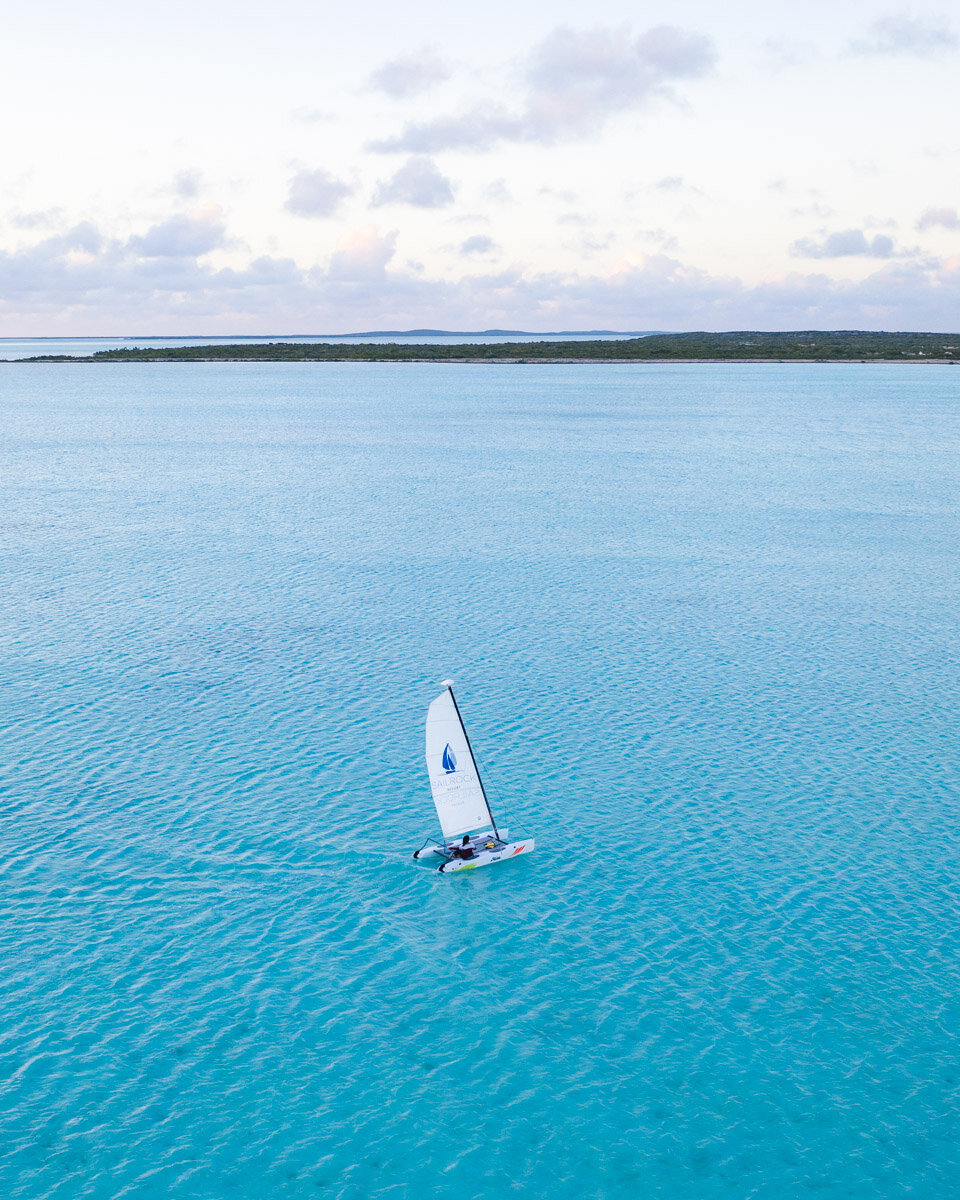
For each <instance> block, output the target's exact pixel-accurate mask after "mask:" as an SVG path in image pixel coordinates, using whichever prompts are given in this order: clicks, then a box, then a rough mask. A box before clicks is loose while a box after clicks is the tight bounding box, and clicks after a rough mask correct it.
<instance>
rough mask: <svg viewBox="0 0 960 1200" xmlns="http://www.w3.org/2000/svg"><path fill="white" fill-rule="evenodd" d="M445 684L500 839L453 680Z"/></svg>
mask: <svg viewBox="0 0 960 1200" xmlns="http://www.w3.org/2000/svg"><path fill="white" fill-rule="evenodd" d="M443 686H444V687H445V688H446V689H447V691H448V692H449V693H450V699H451V700H452V701H453V707H454V710H455V711H456V714H457V720H458V721H459V722H460V728H461V729H462V730H463V736H464V737H465V738H466V739H467V749H468V750H469V751H470V757H471V758H472V759H473V766H474V769H475V770H476V772H477V782H478V783H479V784H480V791H481V792H482V793H483V802H484V804H485V805H486V806H487V813H488V815H489V817H490V824H491V825H492V826H493V832H494V833H495V834H496V835H497V840H498V841H499V840H500V830H499V829H498V828H497V822H496V820H495V818H494V815H493V810H492V809H491V808H490V801H489V800H488V799H487V789H486V788H485V787H484V786H483V777H482V776H481V774H480V764H479V763H478V762H477V756H476V755H475V754H474V752H473V746H472V745H471V744H470V734H469V733H467V727H466V725H464V723H463V717H462V716H461V715H460V706H459V704H457V698H456V696H455V695H454V694H453V680H452V679H445V680H444V681H443Z"/></svg>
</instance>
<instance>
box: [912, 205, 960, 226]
mask: <svg viewBox="0 0 960 1200" xmlns="http://www.w3.org/2000/svg"><path fill="white" fill-rule="evenodd" d="M916 227H917V229H918V230H920V231H921V232H923V230H925V229H937V228H940V229H960V214H958V213H957V210H956V209H955V208H925V209H924V210H923V212H922V213H921V214H920V219H919V220H918V221H917V226H916Z"/></svg>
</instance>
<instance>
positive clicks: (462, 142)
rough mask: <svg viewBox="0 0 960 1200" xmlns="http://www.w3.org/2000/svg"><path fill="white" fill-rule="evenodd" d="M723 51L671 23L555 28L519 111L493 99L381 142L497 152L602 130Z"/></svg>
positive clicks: (536, 60) (533, 60)
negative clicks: (632, 28)
mask: <svg viewBox="0 0 960 1200" xmlns="http://www.w3.org/2000/svg"><path fill="white" fill-rule="evenodd" d="M715 58H716V54H715V51H714V48H713V43H712V42H711V41H710V39H709V38H706V37H704V36H702V35H700V34H695V33H687V32H685V31H683V30H680V29H676V28H674V27H673V26H670V25H658V26H656V27H655V28H653V29H649V30H647V32H646V33H642V34H640V35H639V36H637V37H631V36H630V33H629V30H627V29H625V28H619V29H602V28H597V29H592V30H587V31H580V32H578V31H576V30H573V29H569V28H565V27H564V28H560V29H556V30H554V32H553V33H551V34H550V35H549V36H548V37H547V38H545V39H544V40H543V41H542V42H541V43H540V44H539V45H538V46H535V47H534V49H533V50H532V51H531V52H530V54H529V55H528V57H527V60H526V64H525V70H524V75H523V84H524V99H523V103H522V106H521V108H520V110H519V112H513V111H511V110H509V109H508V108H506V107H505V106H504V105H503V104H501V103H500V102H499V101H487V102H484V103H481V104H477V105H475V106H474V107H473V108H469V109H467V110H465V111H463V112H461V113H459V114H454V115H452V116H441V117H436V118H434V119H433V120H430V121H424V122H413V123H410V124H408V125H407V126H406V127H405V128H404V129H403V130H402V131H401V133H400V134H398V135H397V136H395V137H388V138H383V139H381V140H380V141H378V142H374V143H373V144H372V146H371V148H372V149H374V150H378V151H381V152H393V151H413V152H415V153H425V154H434V153H438V152H439V151H441V150H453V149H469V150H489V149H490V148H492V147H493V146H495V145H496V144H497V143H499V142H535V143H539V144H541V145H554V144H555V143H557V142H561V141H567V140H570V139H574V138H583V137H587V136H589V135H591V134H594V133H596V132H597V131H599V130H600V129H601V128H602V127H603V125H604V124H605V122H606V121H607V120H608V119H609V118H610V117H612V116H614V115H615V114H617V113H620V112H627V111H631V110H634V109H638V108H642V107H643V106H644V105H646V104H648V103H649V102H650V101H652V100H653V99H655V98H657V97H672V96H673V90H672V85H673V84H674V83H675V82H677V81H678V80H681V79H693V78H697V77H699V76H702V75H705V74H706V73H707V72H708V71H709V70H710V68H711V67H712V66H713V63H714V60H715Z"/></svg>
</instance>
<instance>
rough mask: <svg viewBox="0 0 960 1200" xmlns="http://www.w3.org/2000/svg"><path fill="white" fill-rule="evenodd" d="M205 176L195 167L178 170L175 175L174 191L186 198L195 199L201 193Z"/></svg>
mask: <svg viewBox="0 0 960 1200" xmlns="http://www.w3.org/2000/svg"><path fill="white" fill-rule="evenodd" d="M202 182H203V176H202V175H201V174H200V172H199V171H198V170H197V169H196V168H195V167H194V168H189V169H187V170H183V171H178V172H177V173H176V175H174V177H173V191H174V192H175V193H176V195H178V196H180V197H182V198H183V199H184V200H193V199H195V198H196V197H197V196H198V195H199V194H200V185H201V183H202Z"/></svg>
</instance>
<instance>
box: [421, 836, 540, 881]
mask: <svg viewBox="0 0 960 1200" xmlns="http://www.w3.org/2000/svg"><path fill="white" fill-rule="evenodd" d="M504 835H506V830H504ZM484 840H485V839H483V838H480V839H478V841H479V843H480V845H479V846H478V845H477V843H476V842H475V843H474V844H473V845H472V847H471V848H472V849H473V857H472V858H457V857H455V856H454V855H453V854H452V850H453V848H454V847H453V846H441V845H439V844H433V845H430V846H424V847H422V848H421V849H420V850H415V851H414V852H413V857H414V858H416V859H418V860H420V861H421V862H422V861H423V860H424V859H431V858H433V857H434V856H436V857H437V858H442V859H444V861H443V862H442V863H441V864H440V865H439V867H438V868H437V870H439V871H443V872H444V874H447V875H449V874H451V873H452V872H453V871H472V870H474V869H475V868H476V867H487V866H489V865H490V863H495V862H501V861H502V860H503V859H505V858H516V857H517V856H518V855H520V854H529V853H530V851H531V850H532V849H533V847H534V845H535V843H534V840H533V838H524V839H523V840H522V841H521V840H519V839H518V840H517V841H513V842H508V841H506V840H501V841H500V842H499V843H498V844H497V847H496V849H494V850H484V849H482V848H481V847H482V843H483V841H484Z"/></svg>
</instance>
